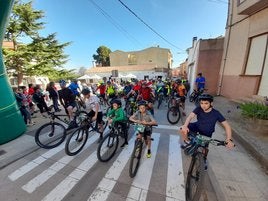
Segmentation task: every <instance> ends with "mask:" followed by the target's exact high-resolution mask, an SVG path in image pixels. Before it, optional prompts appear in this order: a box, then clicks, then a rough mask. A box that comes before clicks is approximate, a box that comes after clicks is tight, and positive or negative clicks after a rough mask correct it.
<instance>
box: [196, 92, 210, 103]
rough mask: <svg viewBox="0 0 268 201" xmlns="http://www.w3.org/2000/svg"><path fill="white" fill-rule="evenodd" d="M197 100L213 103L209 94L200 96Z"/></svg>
mask: <svg viewBox="0 0 268 201" xmlns="http://www.w3.org/2000/svg"><path fill="white" fill-rule="evenodd" d="M198 100H199V101H201V100H203V101H209V102H210V103H211V102H213V96H211V95H210V94H201V95H200V96H199V97H198Z"/></svg>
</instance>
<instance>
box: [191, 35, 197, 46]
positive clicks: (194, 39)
mask: <svg viewBox="0 0 268 201" xmlns="http://www.w3.org/2000/svg"><path fill="white" fill-rule="evenodd" d="M195 41H197V37H196V36H195V37H193V45H192V47H193V46H194V43H195Z"/></svg>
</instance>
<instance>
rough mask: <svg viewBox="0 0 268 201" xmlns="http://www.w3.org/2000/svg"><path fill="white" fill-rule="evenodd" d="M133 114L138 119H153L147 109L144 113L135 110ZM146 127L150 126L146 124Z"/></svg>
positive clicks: (148, 120) (147, 120) (149, 120)
mask: <svg viewBox="0 0 268 201" xmlns="http://www.w3.org/2000/svg"><path fill="white" fill-rule="evenodd" d="M133 115H134V119H135V120H140V121H143V120H145V121H146V122H151V121H155V120H154V118H153V116H152V115H151V113H150V112H148V111H146V112H145V113H144V114H141V112H140V111H137V112H135V113H134V114H133ZM146 127H150V126H146Z"/></svg>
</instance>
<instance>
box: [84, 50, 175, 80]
mask: <svg viewBox="0 0 268 201" xmlns="http://www.w3.org/2000/svg"><path fill="white" fill-rule="evenodd" d="M109 57H110V66H108V67H92V68H90V69H89V70H88V71H87V72H86V73H87V74H89V75H91V74H97V75H98V76H101V77H103V78H104V79H108V78H109V77H117V78H126V79H127V78H131V77H132V78H137V79H155V78H158V77H161V78H163V79H166V78H167V77H168V76H169V75H170V69H171V66H172V54H171V52H170V50H169V49H166V48H160V47H150V48H147V49H144V50H141V51H131V52H123V51H120V50H117V51H114V52H111V53H110V56H109Z"/></svg>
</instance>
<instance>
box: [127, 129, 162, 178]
mask: <svg viewBox="0 0 268 201" xmlns="http://www.w3.org/2000/svg"><path fill="white" fill-rule="evenodd" d="M135 126H136V128H135V130H136V132H138V133H140V134H141V135H142V137H141V138H138V137H137V138H136V140H135V143H134V149H133V151H132V154H131V157H130V163H129V176H130V177H131V178H133V177H135V176H136V174H137V172H138V169H139V165H140V160H141V154H142V150H143V144H144V142H145V144H147V142H146V140H147V139H146V137H147V136H145V135H144V130H145V126H144V125H142V124H135ZM153 126H157V125H152V126H150V129H152V127H153ZM138 133H137V134H138ZM153 140H154V139H153V138H151V141H153Z"/></svg>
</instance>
